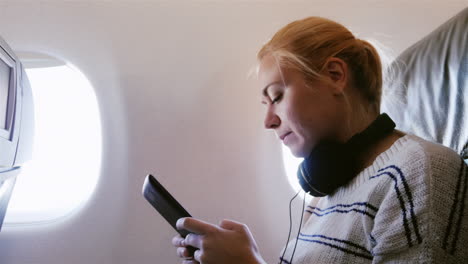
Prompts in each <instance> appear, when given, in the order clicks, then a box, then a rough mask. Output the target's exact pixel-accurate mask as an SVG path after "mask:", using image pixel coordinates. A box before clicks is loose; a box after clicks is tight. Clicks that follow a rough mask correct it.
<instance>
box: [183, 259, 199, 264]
mask: <svg viewBox="0 0 468 264" xmlns="http://www.w3.org/2000/svg"><path fill="white" fill-rule="evenodd" d="M182 264H200V262H198V261H196V260H194V259H192V260H183V261H182Z"/></svg>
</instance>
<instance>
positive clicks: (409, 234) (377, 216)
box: [282, 135, 468, 264]
mask: <svg viewBox="0 0 468 264" xmlns="http://www.w3.org/2000/svg"><path fill="white" fill-rule="evenodd" d="M467 180H468V169H467V166H466V164H465V163H464V162H463V160H462V159H461V158H460V157H459V156H458V155H457V153H455V152H454V151H453V150H451V149H449V148H446V147H444V146H442V145H438V144H434V143H431V142H428V141H425V140H423V139H421V138H418V137H416V136H412V135H406V136H404V137H401V138H400V139H398V140H397V141H396V142H395V143H394V144H393V145H392V146H391V147H390V148H389V149H388V150H386V151H385V152H383V153H381V154H380V155H379V156H378V157H377V158H376V160H375V161H374V163H373V164H372V165H371V166H370V167H368V168H366V169H364V170H363V171H362V172H361V173H360V174H359V175H358V176H356V178H354V179H353V180H352V181H351V182H350V183H349V184H347V185H346V186H344V187H341V188H339V189H338V190H337V191H336V192H335V193H333V194H331V195H329V196H325V197H322V198H314V199H313V200H312V202H311V203H310V204H309V205H308V206H307V207H306V208H305V212H304V222H303V225H302V229H301V232H300V236H299V241H298V243H297V248H296V251H295V254H294V258H293V261H292V263H294V264H298V263H307V264H310V263H468V200H467V196H468V195H467V189H468V188H467V187H468V183H467ZM465 207H467V208H465ZM294 244H295V239H294V241H291V242H290V243H289V244H288V246H287V251H286V255H285V257H284V259H283V261H282V263H290V259H291V254H292V252H293V248H294ZM282 252H283V251H282Z"/></svg>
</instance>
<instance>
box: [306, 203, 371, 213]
mask: <svg viewBox="0 0 468 264" xmlns="http://www.w3.org/2000/svg"><path fill="white" fill-rule="evenodd" d="M356 205H362V206H365V207H367V208H370V209H371V210H373V211H375V212H377V210H378V209H377V207H375V206H373V205H372V204H370V203H366V202H356V203H352V204H337V205H334V206H331V207H328V208H325V209H320V208H318V207H314V206H307V207H309V208H311V209H317V210H319V211H320V212H324V211H327V210H331V209H333V208H336V207H353V206H356Z"/></svg>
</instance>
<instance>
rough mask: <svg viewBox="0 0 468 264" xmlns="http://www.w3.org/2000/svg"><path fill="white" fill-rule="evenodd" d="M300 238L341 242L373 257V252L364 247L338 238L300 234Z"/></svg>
mask: <svg viewBox="0 0 468 264" xmlns="http://www.w3.org/2000/svg"><path fill="white" fill-rule="evenodd" d="M299 236H300V237H310V238H312V237H320V238H324V239H327V240H331V241H335V242H340V243H344V244H347V245H350V246H352V247H354V248H357V249H360V250H362V251H364V252H365V253H367V254H369V255H372V254H371V252H370V251H369V250H367V248H365V247H363V246H360V245H358V244H356V243H354V242H351V241H349V240H343V239H338V238H333V237H328V236H324V235H306V234H302V233H301V234H300V235H299Z"/></svg>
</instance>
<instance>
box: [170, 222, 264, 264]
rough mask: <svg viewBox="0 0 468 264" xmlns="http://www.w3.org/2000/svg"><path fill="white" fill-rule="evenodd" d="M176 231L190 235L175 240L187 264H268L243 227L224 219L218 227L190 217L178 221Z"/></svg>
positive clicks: (178, 253) (178, 251)
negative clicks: (186, 232) (187, 232)
mask: <svg viewBox="0 0 468 264" xmlns="http://www.w3.org/2000/svg"><path fill="white" fill-rule="evenodd" d="M177 228H178V229H185V230H187V231H189V232H191V233H190V234H188V235H187V236H186V237H185V239H184V238H182V237H181V236H176V237H174V238H173V239H172V244H173V245H174V246H176V247H177V255H178V256H179V257H180V258H182V259H184V260H183V262H182V263H184V264H196V263H201V264H218V263H223V264H230V263H233V264H234V263H235V264H238V263H243V264H265V261H264V260H263V259H262V257H261V256H260V253H259V252H258V247H257V244H256V243H255V240H254V239H253V236H252V234H251V233H250V230H249V228H248V227H247V226H246V225H244V224H241V223H238V222H235V221H231V220H223V221H222V222H221V223H220V224H219V226H216V225H212V224H209V223H206V222H203V221H201V220H198V219H195V218H191V217H187V218H181V219H179V221H177ZM189 246H192V247H194V248H196V250H195V252H191V250H190V248H187V247H189ZM192 251H193V250H192ZM192 254H193V255H192ZM192 257H193V258H192Z"/></svg>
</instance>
